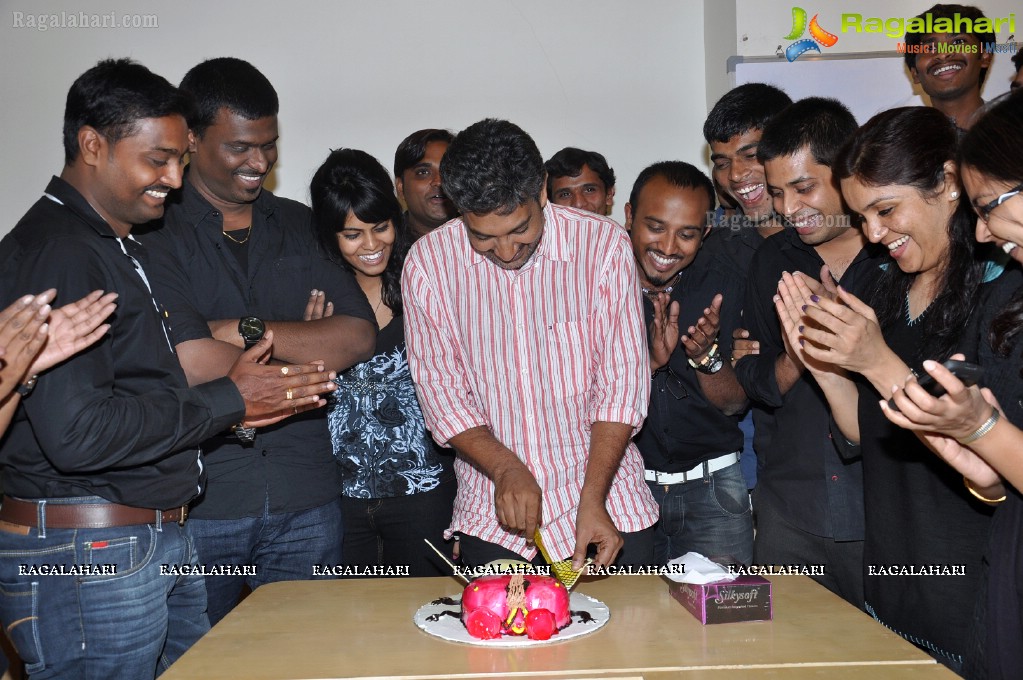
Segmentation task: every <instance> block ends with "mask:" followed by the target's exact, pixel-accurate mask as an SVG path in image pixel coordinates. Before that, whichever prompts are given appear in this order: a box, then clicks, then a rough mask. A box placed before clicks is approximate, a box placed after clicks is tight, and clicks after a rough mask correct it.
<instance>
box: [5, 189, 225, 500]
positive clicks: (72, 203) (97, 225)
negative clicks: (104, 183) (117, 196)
mask: <svg viewBox="0 0 1023 680" xmlns="http://www.w3.org/2000/svg"><path fill="white" fill-rule="evenodd" d="M46 193H47V196H45V197H43V198H41V199H40V200H39V201H38V202H36V204H35V205H34V206H33V207H32V208H31V209H30V210H29V211H28V213H27V214H26V215H25V216H24V217H23V218H22V219H21V221H20V222H18V225H17V226H16V227H15V228H14V230H13V231H11V233H10V234H8V235H7V236H6V237H5V238H4V239H3V242H2V243H0V253H2V255H0V299H2V302H0V305H2V306H6V305H7V304H9V303H10V302H12V301H14V300H15V299H17V298H18V297H20V296H22V295H24V294H26V293H30V292H31V293H37V292H40V291H42V290H45V289H47V288H56V289H57V294H58V297H57V301H56V302H55V303H54V305H55V306H59V305H63V304H66V303H68V302H73V301H74V300H77V299H79V298H81V297H82V296H84V295H86V294H88V293H90V292H91V291H93V290H97V289H101V290H104V291H107V292H116V293H118V294H119V296H120V297H118V299H117V309H116V311H115V312H114V314H113V315H112V316H111V317H110V318H109V319H108V322H109V323H110V331H109V332H108V333H107V335H106V336H105V337H104V338H103V339H102V340H100V341H99V342H98V343H97V344H95V345H94V346H92V347H91V348H89V349H87V350H85V351H83V352H80V353H79V354H77V355H75V356H73V357H71V358H70V359H68V360H67V361H65V362H63V363H62V364H60V365H59V366H56V367H54V368H53V369H51V370H49V371H47V372H46V373H44V374H43V375H41V376H40V377H39V381H38V383H37V384H36V388H35V391H33V392H32V394H31V395H29V396H28V397H27V398H25V399H24V400H23V402H22V403H21V405H20V406H19V407H18V411H17V414H16V416H15V419H14V422H13V423H12V425H11V428H10V431H9V432H8V433H7V436H6V438H5V439H3V443H2V446H0V466H2V470H3V485H4V490H5V492H6V493H8V494H10V495H12V496H18V497H22V498H53V497H65V496H90V495H97V496H101V497H103V498H105V499H107V500H110V501H113V502H115V503H124V504H127V505H134V506H138V507H146V508H158V509H164V510H165V509H169V508H173V507H175V506H180V505H183V504H185V503H187V502H188V501H189V500H190V499H192V498H194V497H195V496H196V495H197V494H198V493H199V490H200V488H201V486H202V485H203V484H204V480H205V473H204V472H203V465H202V463H201V462H200V454H199V450H198V446H197V445H198V444H199V442H201V441H202V440H204V439H207V438H208V437H210V436H211V435H213V434H214V433H216V432H219V431H222V430H225V429H226V428H227V427H229V426H230V425H231V424H232V423H236V422H238V420H239V419H241V417H242V415H243V414H244V410H245V406H244V403H243V402H242V398H241V395H239V393H238V390H237V388H236V387H235V386H234V383H232V382H231V381H230V380H229V379H227V378H221V379H220V380H215V381H213V382H210V383H206V384H204V385H199V386H198V387H194V388H191V389H189V388H188V386H187V383H186V382H185V376H184V374H183V372H182V370H181V366H180V365H179V363H178V358H177V356H176V355H175V354H174V351H173V349H172V348H171V347H170V344H169V341H168V338H167V334H166V332H165V330H164V327H163V324H162V323H161V315H160V312H159V311H158V309H157V306H156V304H154V301H153V296H152V295H151V293H150V291H149V289H148V288H147V285H146V281H145V279H144V278H143V276H142V275H140V273H139V271H138V270H137V269H136V263H138V266H139V267H141V269H142V271H143V272H144V273H145V274H146V277H147V278H148V279H149V281H150V282H152V279H153V271H152V268H151V266H150V261H149V258H148V253H147V251H146V248H145V247H143V246H142V245H140V244H139V243H137V242H135V241H134V240H133V239H131V238H126V239H119V238H118V237H117V235H116V234H115V233H114V231H113V230H112V229H111V228H110V226H109V225H108V224H107V223H106V222H105V221H104V220H103V218H102V217H100V215H99V214H98V213H96V211H95V210H93V208H92V207H91V206H90V205H89V204H88V202H86V200H85V199H84V198H83V197H82V196H81V194H79V193H78V192H77V191H76V190H75V189H74V188H73V187H72V186H71V185H69V184H68V183H66V182H64V181H63V180H61V179H58V178H56V177H55V178H53V180H52V181H51V182H50V184H49V185H48V186H47V187H46Z"/></svg>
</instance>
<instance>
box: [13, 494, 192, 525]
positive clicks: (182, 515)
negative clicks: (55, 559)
mask: <svg viewBox="0 0 1023 680" xmlns="http://www.w3.org/2000/svg"><path fill="white" fill-rule="evenodd" d="M40 519H42V522H40ZM187 519H188V506H187V505H182V506H181V507H180V508H174V509H173V510H150V509H147V508H136V507H132V506H130V505H118V504H117V503H50V502H47V501H25V500H21V499H20V498H11V497H10V496H8V497H6V498H4V500H3V504H2V505H0V521H3V522H10V523H11V524H20V525H22V526H27V527H34V528H39V526H40V525H43V526H45V527H47V528H49V529H105V528H107V527H126V526H132V525H136V524H156V523H157V522H161V523H163V524H171V523H173V522H177V523H178V524H180V525H182V526H183V525H184V524H185V520H187Z"/></svg>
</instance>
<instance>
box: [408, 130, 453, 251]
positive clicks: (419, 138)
mask: <svg viewBox="0 0 1023 680" xmlns="http://www.w3.org/2000/svg"><path fill="white" fill-rule="evenodd" d="M454 138H455V137H454V135H452V134H451V133H450V132H448V131H447V130H438V129H435V128H426V129H424V130H417V131H416V132H413V133H412V134H410V135H409V136H408V137H406V138H405V139H403V140H401V144H399V145H398V148H397V149H396V150H395V152H394V186H395V188H396V189H397V190H398V198H400V199H401V201H402V203H404V204H405V208H406V210H405V215H404V217H405V224H406V226H407V227H408V228H409V233H411V234H412V238H413V239H417V238H419V237H420V236H424V235H425V234H427V233H429V232H431V231H433V230H434V229H436V228H437V227H439V226H440V225H442V224H444V223H445V222H447V221H448V220H450V219H451V218H453V217H455V216H456V215H458V211H457V210H455V206H454V204H453V203H452V202H451V199H449V198H448V197H447V195H446V194H445V193H444V189H443V188H442V187H441V182H440V160H441V159H442V158H444V152H445V151H447V150H448V144H450V143H451V140H453V139H454Z"/></svg>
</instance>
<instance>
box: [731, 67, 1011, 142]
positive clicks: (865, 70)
mask: <svg viewBox="0 0 1023 680" xmlns="http://www.w3.org/2000/svg"><path fill="white" fill-rule="evenodd" d="M998 56H1001V55H998ZM1006 63H1009V60H1008V59H1006V60H1004V61H999V60H998V59H995V60H994V61H993V62H992V65H991V69H990V70H989V72H988V77H987V81H986V82H985V84H984V90H983V93H982V94H983V95H984V98H985V99H992V98H994V97H996V96H998V95H999V94H1001V93H1003V92H1008V91H1009V80H1008V78H1005V77H1002V76H1006V75H1007V68H1008V69H1011V67H1012V66H1011V63H1009V66H1008V67H1006V65H1005V64H1006ZM728 70H729V72H730V73H734V82H735V85H743V84H745V83H770V84H772V85H776V86H777V87H780V88H781V89H783V90H785V92H786V93H788V95H789V96H790V97H792V99H793V100H796V99H803V98H804V97H832V98H834V99H837V100H839V101H840V102H842V103H843V104H845V105H846V106H848V107H849V110H850V111H852V113H853V115H854V116H855V117H856V120H857V122H859V123H860V124H861V125H862V124H863V123H865V122H867V120H869V119H870V117H871V116H873V115H874V114H875V113H878V112H879V111H885V110H887V109H891V108H894V107H896V106H925V105H926V104H927V100H926V98H925V97H924V94H923V90H922V89H920V86H919V85H915V84H914V83H913V79H912V76H910V74H909V70H908V69H907V68H906V65H905V62H904V60H903V55H901V54H899V53H898V52H869V53H849V54H837V55H821V56H814V57H809V58H808V57H805V56H803V57H800V58H799V59H797V60H796V61H793V62H789V61H787V60H786V59H785V58H784V57H780V58H776V57H732V58H731V59H729V60H728Z"/></svg>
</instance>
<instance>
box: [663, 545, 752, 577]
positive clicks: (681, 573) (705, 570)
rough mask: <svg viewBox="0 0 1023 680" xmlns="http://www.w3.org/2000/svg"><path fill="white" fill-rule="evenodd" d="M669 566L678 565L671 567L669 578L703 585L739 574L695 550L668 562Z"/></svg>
mask: <svg viewBox="0 0 1023 680" xmlns="http://www.w3.org/2000/svg"><path fill="white" fill-rule="evenodd" d="M679 565H681V566H679ZM668 566H669V567H677V568H675V569H669V570H668V574H667V576H668V578H670V579H671V580H672V581H676V582H677V583H693V584H697V585H702V584H704V583H716V582H718V581H733V580H735V578H736V577H737V576H738V574H735V573H732V572H730V571H728V569H726V568H724V567H722V566H721V565H720V564H718V563H717V562H711V561H710V560H708V559H707V558H706V557H704V556H703V555H701V554H700V553H695V552H688V553H686V554H685V555H683V556H682V557H677V558H675V559H673V560H671V561H670V562H668Z"/></svg>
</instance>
